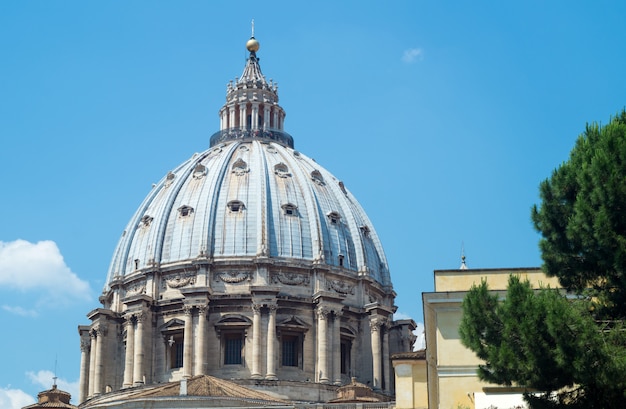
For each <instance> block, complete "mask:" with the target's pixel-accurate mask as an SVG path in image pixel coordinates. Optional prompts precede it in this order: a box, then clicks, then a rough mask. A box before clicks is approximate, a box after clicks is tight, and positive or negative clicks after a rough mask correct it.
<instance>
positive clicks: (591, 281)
mask: <svg viewBox="0 0 626 409" xmlns="http://www.w3.org/2000/svg"><path fill="white" fill-rule="evenodd" d="M540 196H541V206H540V207H537V206H534V207H533V209H532V220H533V223H534V225H535V228H536V229H537V230H538V231H539V232H540V233H541V235H542V236H543V237H542V239H541V241H540V243H539V246H540V249H541V253H542V258H543V261H544V266H543V268H544V271H545V273H546V274H548V275H550V276H556V277H558V278H559V281H560V283H561V285H562V286H563V287H564V288H566V289H568V290H570V291H573V292H576V293H582V292H585V291H587V292H589V295H591V296H592V297H594V300H595V301H596V304H597V305H596V308H597V310H596V314H598V317H600V315H599V314H602V315H604V316H605V317H606V318H610V319H617V318H619V319H623V318H626V111H622V112H621V114H620V115H618V116H616V117H615V118H613V119H612V120H611V121H610V123H609V124H608V125H606V126H602V127H601V126H599V125H597V124H592V125H587V127H586V130H585V132H584V133H583V134H582V135H581V136H579V138H578V140H577V141H576V145H575V147H574V149H573V150H572V152H571V153H570V158H569V160H568V161H567V162H565V163H563V164H562V165H561V166H560V167H559V168H558V169H556V170H555V171H554V172H553V173H552V176H551V177H550V178H549V179H546V180H545V181H543V182H542V183H541V185H540Z"/></svg>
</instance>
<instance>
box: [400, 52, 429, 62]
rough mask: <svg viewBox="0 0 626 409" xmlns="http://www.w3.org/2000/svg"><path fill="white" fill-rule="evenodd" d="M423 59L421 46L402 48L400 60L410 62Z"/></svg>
mask: <svg viewBox="0 0 626 409" xmlns="http://www.w3.org/2000/svg"><path fill="white" fill-rule="evenodd" d="M423 59H424V50H422V49H421V48H409V49H408V50H404V53H403V54H402V61H403V62H405V63H407V64H411V63H413V62H415V61H417V60H420V61H421V60H423Z"/></svg>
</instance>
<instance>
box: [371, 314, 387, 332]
mask: <svg viewBox="0 0 626 409" xmlns="http://www.w3.org/2000/svg"><path fill="white" fill-rule="evenodd" d="M385 323H386V320H385V319H384V318H381V317H371V318H370V330H371V331H372V332H377V331H380V329H381V328H382V327H383V326H384V325H385Z"/></svg>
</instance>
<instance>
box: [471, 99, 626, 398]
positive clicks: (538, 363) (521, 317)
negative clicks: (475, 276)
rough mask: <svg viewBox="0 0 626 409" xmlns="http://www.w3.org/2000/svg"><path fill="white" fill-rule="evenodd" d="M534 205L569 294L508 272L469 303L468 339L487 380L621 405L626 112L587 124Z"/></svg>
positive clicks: (625, 386) (548, 261)
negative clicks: (502, 291) (496, 288)
mask: <svg viewBox="0 0 626 409" xmlns="http://www.w3.org/2000/svg"><path fill="white" fill-rule="evenodd" d="M540 196H541V205H540V206H539V207H538V206H534V207H533V209H532V215H531V216H532V220H533V223H534V225H535V228H536V229H537V230H538V231H539V232H540V233H541V235H542V238H541V240H540V243H539V246H540V249H541V253H542V258H543V261H544V265H543V269H544V272H545V273H546V274H547V275H549V276H553V277H558V279H559V282H560V284H561V285H562V286H563V288H564V289H566V290H567V291H568V293H569V294H572V296H571V298H570V299H568V298H566V297H565V295H564V293H562V292H559V291H556V290H552V289H549V288H543V289H539V290H533V289H532V288H531V286H530V283H528V282H522V281H520V280H519V278H517V277H511V278H510V280H509V283H508V289H507V292H506V297H505V298H504V299H498V297H497V296H495V295H493V294H491V293H490V291H489V288H488V286H487V283H486V282H483V283H481V284H480V285H478V286H474V287H472V289H471V290H470V292H469V293H468V295H467V297H466V298H465V300H464V302H463V318H462V322H461V326H460V329H459V331H460V335H461V340H462V342H463V344H464V345H465V346H467V347H468V348H470V349H471V350H472V351H474V352H475V353H476V355H477V356H478V357H479V358H481V359H482V360H483V361H484V364H483V365H481V366H480V368H479V373H478V375H479V377H480V378H481V379H482V380H485V381H488V382H491V383H496V384H501V385H515V386H523V387H526V388H531V389H533V390H536V391H538V392H534V393H527V394H525V398H526V401H527V402H528V403H529V404H530V406H531V408H534V409H544V408H550V409H552V408H576V409H578V408H621V407H622V406H623V400H624V399H625V398H626V328H624V319H626V110H623V111H622V112H621V113H620V114H619V115H618V116H616V117H615V118H612V119H611V121H610V123H609V124H608V125H605V126H599V125H597V124H591V125H587V127H586V129H585V132H584V133H583V134H582V135H580V136H579V138H578V140H577V141H576V145H575V146H574V148H573V149H572V152H571V153H570V157H569V160H568V161H566V162H564V163H563V164H562V165H561V166H559V168H558V169H556V170H555V171H554V172H553V173H552V176H551V177H550V178H548V179H546V180H545V181H543V182H542V183H541V185H540Z"/></svg>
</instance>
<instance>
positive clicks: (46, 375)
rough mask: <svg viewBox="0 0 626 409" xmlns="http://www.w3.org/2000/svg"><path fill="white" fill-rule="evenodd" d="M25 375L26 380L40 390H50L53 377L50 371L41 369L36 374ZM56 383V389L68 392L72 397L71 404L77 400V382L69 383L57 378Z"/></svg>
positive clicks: (28, 373) (27, 373)
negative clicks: (26, 376)
mask: <svg viewBox="0 0 626 409" xmlns="http://www.w3.org/2000/svg"><path fill="white" fill-rule="evenodd" d="M26 375H28V378H29V379H30V381H31V382H32V383H34V384H35V385H38V386H39V387H41V390H48V389H50V388H52V383H53V377H54V373H53V372H52V371H48V370H45V369H42V370H40V371H37V372H30V371H29V372H26ZM56 382H57V388H59V389H61V390H62V391H65V392H69V394H70V395H72V402H76V400H77V399H78V381H76V382H69V381H67V380H65V379H62V378H58V379H57V380H56Z"/></svg>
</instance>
